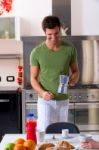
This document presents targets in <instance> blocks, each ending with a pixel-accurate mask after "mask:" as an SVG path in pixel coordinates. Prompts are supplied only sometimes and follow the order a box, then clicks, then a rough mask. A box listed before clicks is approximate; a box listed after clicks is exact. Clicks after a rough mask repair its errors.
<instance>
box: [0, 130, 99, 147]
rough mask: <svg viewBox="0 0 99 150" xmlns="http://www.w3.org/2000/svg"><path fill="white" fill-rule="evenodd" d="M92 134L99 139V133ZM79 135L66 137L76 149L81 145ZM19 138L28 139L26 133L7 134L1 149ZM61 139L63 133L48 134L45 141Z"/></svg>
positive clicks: (0, 145)
mask: <svg viewBox="0 0 99 150" xmlns="http://www.w3.org/2000/svg"><path fill="white" fill-rule="evenodd" d="M84 134H88V133H84ZM53 135H54V139H53ZM91 135H92V138H93V139H95V140H97V141H99V134H98V133H94V134H91ZM79 137H80V134H69V137H68V138H66V139H64V140H66V141H68V142H70V143H71V144H73V145H74V146H75V148H76V150H78V149H79V145H80V138H79ZM17 138H24V139H26V134H5V135H4V137H3V139H2V141H1V143H0V150H4V146H5V144H7V143H9V142H14V141H15V140H16V139H17ZM59 140H63V138H62V135H61V134H46V135H45V142H51V143H53V144H56V143H57V141H59Z"/></svg>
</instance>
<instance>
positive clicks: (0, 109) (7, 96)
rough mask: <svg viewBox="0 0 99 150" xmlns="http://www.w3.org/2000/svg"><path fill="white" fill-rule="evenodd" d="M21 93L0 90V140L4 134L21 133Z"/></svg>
mask: <svg viewBox="0 0 99 150" xmlns="http://www.w3.org/2000/svg"><path fill="white" fill-rule="evenodd" d="M21 115H22V112H21V91H17V90H15V91H14V90H10V89H9V90H7V91H6V90H5V91H2V90H1V88H0V140H1V139H2V137H3V135H4V134H6V133H10V134H11V133H21V132H22V122H21V120H22V116H21Z"/></svg>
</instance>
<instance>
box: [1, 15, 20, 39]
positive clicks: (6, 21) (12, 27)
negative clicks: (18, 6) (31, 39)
mask: <svg viewBox="0 0 99 150" xmlns="http://www.w3.org/2000/svg"><path fill="white" fill-rule="evenodd" d="M0 39H16V40H20V18H18V17H0Z"/></svg>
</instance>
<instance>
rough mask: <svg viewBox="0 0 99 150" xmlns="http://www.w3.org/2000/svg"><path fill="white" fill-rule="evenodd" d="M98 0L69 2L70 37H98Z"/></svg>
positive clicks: (73, 0)
mask: <svg viewBox="0 0 99 150" xmlns="http://www.w3.org/2000/svg"><path fill="white" fill-rule="evenodd" d="M98 14H99V0H71V30H72V35H99V19H98V18H99V15H98Z"/></svg>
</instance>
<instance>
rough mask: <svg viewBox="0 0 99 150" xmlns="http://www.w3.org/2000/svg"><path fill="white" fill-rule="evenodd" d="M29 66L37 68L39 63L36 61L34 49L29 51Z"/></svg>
mask: <svg viewBox="0 0 99 150" xmlns="http://www.w3.org/2000/svg"><path fill="white" fill-rule="evenodd" d="M30 66H39V62H38V59H37V52H36V48H34V49H33V50H32V51H31V54H30Z"/></svg>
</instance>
